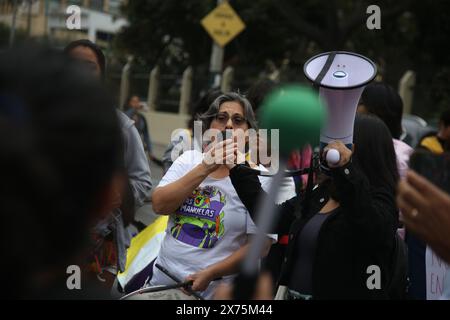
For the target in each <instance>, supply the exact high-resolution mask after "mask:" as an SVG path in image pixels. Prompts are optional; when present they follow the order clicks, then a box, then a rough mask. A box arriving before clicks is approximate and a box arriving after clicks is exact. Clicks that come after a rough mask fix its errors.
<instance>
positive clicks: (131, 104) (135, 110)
mask: <svg viewBox="0 0 450 320" xmlns="http://www.w3.org/2000/svg"><path fill="white" fill-rule="evenodd" d="M143 109H144V105H143V104H142V103H141V100H140V99H139V97H138V96H137V95H131V96H130V97H128V99H127V101H126V102H125V105H124V106H123V110H124V112H125V114H126V115H127V116H128V117H129V118H130V119H131V120H133V121H134V125H135V126H136V129H137V130H138V132H139V135H140V136H141V140H142V142H143V144H144V149H145V151H146V152H147V155H148V158H149V159H150V160H152V161H154V162H156V163H157V164H159V165H162V162H161V160H159V159H157V158H156V157H155V156H154V155H153V148H152V141H151V139H150V133H149V128H148V124H147V120H145V117H144V115H143V114H142V113H141V112H142V111H143Z"/></svg>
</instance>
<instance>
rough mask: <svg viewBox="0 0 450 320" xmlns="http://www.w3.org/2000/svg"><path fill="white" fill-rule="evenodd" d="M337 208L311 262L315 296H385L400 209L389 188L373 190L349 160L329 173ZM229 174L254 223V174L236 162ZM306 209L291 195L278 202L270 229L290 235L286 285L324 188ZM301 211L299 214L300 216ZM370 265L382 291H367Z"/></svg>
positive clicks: (283, 277)
mask: <svg viewBox="0 0 450 320" xmlns="http://www.w3.org/2000/svg"><path fill="white" fill-rule="evenodd" d="M332 176H333V179H334V184H335V186H336V189H337V193H338V198H339V202H340V207H339V208H338V209H337V210H335V211H334V212H333V213H332V214H331V215H330V216H329V217H328V219H327V220H326V221H325V223H324V224H323V225H322V228H321V229H320V232H319V236H318V240H317V241H318V244H317V247H316V257H315V260H314V266H313V297H314V299H385V298H388V295H387V290H386V287H387V285H388V282H389V281H390V276H389V275H390V274H391V273H392V269H393V266H392V263H393V260H394V259H393V251H394V246H395V233H396V227H397V221H398V211H397V208H396V205H395V200H394V194H393V191H390V190H388V189H384V188H378V189H373V188H371V187H370V186H369V183H368V181H367V179H366V177H365V176H364V175H363V174H362V173H361V172H360V171H359V170H358V169H357V168H356V167H354V166H353V165H352V164H351V163H349V164H348V165H347V166H345V167H342V168H338V169H334V170H333V171H332ZM230 178H231V182H232V183H233V186H234V187H235V189H236V192H237V194H238V195H239V197H240V199H241V201H242V202H243V203H244V205H245V206H246V207H247V209H248V211H249V213H250V215H251V216H252V218H253V219H254V220H255V221H256V219H255V217H256V214H257V213H256V212H255V208H256V207H257V203H258V198H259V195H260V194H264V191H263V190H262V189H261V185H260V183H259V180H258V177H257V175H256V173H255V172H252V171H251V170H248V169H245V168H244V167H242V166H236V167H234V168H233V169H232V170H230ZM309 198H310V204H309V210H308V212H304V211H305V210H301V208H304V206H305V203H306V202H305V201H299V197H294V198H292V199H290V200H288V201H286V202H284V203H282V204H281V205H279V206H278V210H279V216H278V217H279V219H278V223H276V225H274V228H273V230H271V232H273V233H285V234H286V233H289V244H288V250H287V253H286V256H285V258H284V261H283V269H282V273H281V277H280V279H279V284H280V285H286V284H287V283H288V281H289V277H290V275H291V269H292V267H293V265H294V262H295V258H296V248H295V243H296V240H297V236H298V235H299V234H300V232H301V230H302V228H303V227H304V225H305V224H306V222H308V220H309V219H310V218H311V217H312V216H313V215H314V214H316V213H317V212H319V210H320V209H321V208H322V207H323V206H324V205H325V204H326V203H327V201H328V199H329V195H328V193H327V191H326V190H325V189H324V188H321V187H318V188H316V189H315V190H314V191H313V192H312V193H311V195H310V197H309ZM300 212H302V214H299V213H300ZM371 265H376V266H379V268H380V271H381V289H373V290H369V289H368V287H367V280H368V279H369V277H370V276H371V275H372V273H369V274H368V273H367V268H368V267H369V266H371Z"/></svg>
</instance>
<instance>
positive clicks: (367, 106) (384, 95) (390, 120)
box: [358, 82, 413, 177]
mask: <svg viewBox="0 0 450 320" xmlns="http://www.w3.org/2000/svg"><path fill="white" fill-rule="evenodd" d="M358 113H371V114H374V115H376V116H378V117H379V118H380V119H381V120H383V122H384V123H385V124H386V126H387V127H388V129H389V131H390V133H391V135H392V141H393V143H394V149H395V155H396V157H397V167H398V172H399V174H400V177H404V176H405V175H406V170H407V169H408V160H409V157H410V155H411V153H412V152H413V149H412V148H411V147H410V146H409V145H407V144H406V143H405V142H403V141H401V140H400V137H401V135H402V132H403V129H402V115H403V102H402V98H401V97H400V95H399V94H398V93H397V92H396V91H395V90H394V88H392V87H391V86H389V85H387V84H385V83H381V82H378V83H371V84H369V85H368V86H366V87H365V88H364V91H363V93H362V95H361V100H360V101H359V105H358Z"/></svg>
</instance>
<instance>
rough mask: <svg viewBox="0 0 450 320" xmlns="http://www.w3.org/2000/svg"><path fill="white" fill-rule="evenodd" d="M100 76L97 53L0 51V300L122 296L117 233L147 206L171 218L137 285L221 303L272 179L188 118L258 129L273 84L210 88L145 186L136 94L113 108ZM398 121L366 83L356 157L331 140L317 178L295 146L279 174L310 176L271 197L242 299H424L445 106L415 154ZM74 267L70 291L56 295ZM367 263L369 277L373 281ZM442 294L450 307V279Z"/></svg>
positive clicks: (445, 236)
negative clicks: (77, 281) (178, 285)
mask: <svg viewBox="0 0 450 320" xmlns="http://www.w3.org/2000/svg"><path fill="white" fill-rule="evenodd" d="M105 75H106V59H105V56H104V54H103V53H102V50H101V49H100V48H99V47H98V46H97V45H96V44H94V43H92V42H90V41H88V40H78V41H74V42H71V43H70V44H68V45H67V46H66V47H65V48H64V50H62V51H60V50H56V49H48V48H40V47H25V48H19V49H12V50H5V51H3V52H1V53H0V147H1V149H2V153H1V155H0V170H1V172H2V174H1V176H2V182H1V183H0V199H1V200H0V212H1V219H2V222H1V228H2V232H1V235H2V240H3V243H6V244H8V245H7V247H6V250H5V253H6V257H4V261H6V262H7V263H2V266H1V271H2V274H4V275H8V276H7V277H6V290H3V294H2V295H5V294H6V296H5V297H6V298H21V299H23V298H25V299H26V298H38V299H55V298H56V299H61V298H62V299H79V298H82V299H109V298H111V292H112V291H114V292H116V293H119V296H121V295H125V294H126V293H128V292H126V290H125V287H124V286H122V285H121V284H119V283H118V281H117V274H118V273H120V272H124V271H125V269H126V268H127V249H128V248H129V246H130V243H131V235H130V234H129V232H128V231H127V226H128V225H130V224H132V223H133V222H134V221H135V214H136V212H137V210H138V209H139V208H141V207H142V206H143V205H144V202H146V201H150V197H151V201H152V208H153V210H154V212H156V213H157V214H159V215H166V216H168V223H167V227H166V230H165V234H164V237H163V239H162V241H161V243H160V244H159V245H160V247H159V248H158V250H159V254H158V256H157V258H156V260H155V261H144V262H143V264H144V265H148V266H149V267H148V268H146V272H148V274H147V275H148V277H147V278H145V277H144V280H145V281H142V283H141V284H140V286H142V287H144V286H164V285H166V286H170V285H173V284H174V277H175V278H178V279H180V281H182V282H183V283H184V286H183V287H182V290H185V291H186V292H187V293H192V292H195V293H196V294H197V295H198V296H199V297H201V298H203V299H214V298H220V299H224V298H233V291H232V290H229V289H230V288H232V287H233V286H234V285H235V284H236V283H234V282H233V281H235V279H238V278H236V275H237V274H239V272H240V271H241V266H242V263H243V261H244V259H245V258H246V257H247V256H248V254H249V248H250V243H251V241H252V239H253V238H254V236H255V235H256V234H257V233H258V227H259V225H258V224H257V221H259V220H258V216H259V211H258V210H259V206H258V204H259V200H260V199H261V197H264V196H265V193H266V192H269V190H270V186H271V183H272V181H273V179H272V178H271V177H270V176H264V175H259V174H258V173H259V172H261V171H264V170H266V168H265V166H264V164H262V163H260V162H259V161H256V162H253V161H250V157H249V155H248V154H245V152H248V150H244V153H242V150H241V149H240V148H239V146H238V143H237V142H236V141H235V140H234V139H233V137H234V136H232V137H231V138H230V137H226V138H225V139H224V140H222V141H220V139H218V141H215V140H214V139H213V140H212V141H210V143H208V144H200V143H199V142H198V141H196V137H195V136H194V121H201V124H202V126H201V128H202V132H204V131H206V130H208V129H215V130H217V131H218V132H224V131H226V130H228V131H230V132H232V133H233V135H234V133H236V132H238V131H243V132H246V131H248V130H250V129H258V114H259V113H258V110H259V109H260V108H259V107H260V105H261V104H262V103H263V101H264V99H265V97H267V95H268V94H270V93H271V92H273V91H274V90H275V88H276V86H277V85H276V83H274V82H272V81H268V80H266V81H263V82H258V83H255V84H254V86H253V87H252V88H250V90H249V91H248V93H247V94H246V95H242V94H239V93H236V92H221V91H220V90H217V89H215V90H211V91H209V92H207V93H206V94H205V95H204V96H203V97H202V98H201V99H200V100H199V101H198V102H197V103H196V104H195V106H194V108H193V113H192V117H191V119H190V120H189V122H188V123H187V128H186V129H182V130H179V131H178V133H177V134H175V135H173V136H172V137H170V138H171V141H170V143H169V145H168V146H167V149H166V151H165V153H164V155H163V158H162V163H161V165H162V166H163V167H164V176H163V178H162V180H161V181H160V182H159V184H158V185H153V184H152V179H151V172H150V166H149V160H155V159H156V158H155V156H154V155H153V149H152V143H151V140H150V135H149V128H148V124H147V121H146V119H145V117H144V116H143V115H142V114H141V113H140V112H141V108H142V105H141V103H140V101H139V97H138V96H136V95H132V96H130V97H129V98H128V99H127V101H126V103H125V106H123V107H122V108H120V107H119V105H118V104H117V102H116V101H115V99H113V98H112V96H113V95H112V94H111V92H110V91H108V89H107V88H106V86H105V84H104V79H105ZM402 115H403V103H402V99H401V98H400V96H399V95H398V93H397V92H396V91H395V90H394V89H393V88H392V87H390V86H389V85H387V84H385V83H372V84H369V85H367V86H366V88H365V90H364V92H363V94H362V96H361V99H360V103H359V105H358V112H357V115H356V118H355V122H354V140H353V146H352V147H349V146H348V145H344V144H343V143H342V142H341V141H339V140H336V141H333V142H330V143H329V144H328V145H326V146H325V148H324V149H323V154H322V155H321V156H320V157H319V161H323V159H324V157H325V154H326V153H327V151H328V150H330V149H335V150H337V151H338V153H339V156H340V157H339V159H340V160H339V162H338V163H336V164H330V165H329V168H328V170H327V171H326V172H325V171H323V170H321V166H319V165H317V160H315V159H316V157H315V154H316V152H314V147H315V146H306V147H305V148H304V149H303V150H293V151H292V154H291V157H290V159H289V162H288V164H289V168H290V169H305V168H310V170H309V173H308V174H304V172H303V174H298V175H296V176H294V177H292V176H288V177H285V178H284V179H283V180H282V183H281V185H280V186H279V188H278V191H279V193H278V195H277V197H276V201H275V202H276V203H274V207H275V208H276V210H277V212H278V216H279V218H278V221H277V223H276V224H274V225H273V226H271V228H270V230H269V232H267V234H265V235H264V236H265V238H264V241H265V242H264V246H263V250H261V252H258V256H259V257H260V262H261V264H260V271H261V274H262V278H261V279H262V280H263V283H264V285H262V286H258V287H257V292H255V293H254V295H252V296H249V297H248V298H252V297H263V298H266V299H270V298H277V299H284V300H297V299H298V300H310V299H314V300H320V299H426V288H425V287H426V281H427V280H426V279H425V275H424V269H425V259H426V258H425V255H426V254H425V252H426V248H427V247H428V248H431V250H433V251H434V252H435V253H436V254H437V255H438V256H439V257H440V258H441V259H442V260H443V261H445V262H447V263H449V264H450V236H449V232H450V195H449V193H450V183H449V182H450V176H449V172H450V171H449V169H450V165H449V164H450V162H449V159H450V157H449V152H450V109H448V110H447V111H445V112H443V113H442V115H441V117H440V122H439V128H438V132H432V133H429V134H427V135H425V136H424V137H423V138H422V139H421V140H420V143H419V145H418V146H409V145H408V144H406V143H405V142H403V141H401V136H402V131H403V129H402V124H401V121H402ZM168 138H169V137H168ZM185 145H188V146H189V147H190V148H189V149H191V150H188V151H186V150H184V149H183V148H182V146H185ZM174 150H175V151H177V152H174ZM182 151H184V152H182ZM224 151H226V152H224ZM174 154H177V155H178V157H177V158H174V157H173V155H174ZM219 155H220V156H219ZM252 169H254V170H252ZM151 193H152V195H151ZM74 265H75V266H79V267H80V269H81V281H82V283H81V287H82V288H83V289H82V290H70V289H68V287H67V277H68V273H67V270H68V269H67V268H68V266H74ZM370 266H377V267H378V269H379V272H380V279H379V281H375V284H374V286H371V285H368V278H369V277H370V274H369V273H368V267H370ZM164 270H168V271H170V273H171V274H172V275H173V276H172V277H171V276H170V275H168V274H167V273H166V272H165V271H164ZM447 280H450V273H449V274H448V275H447ZM442 297H447V298H450V281H447V283H446V285H445V286H444V288H443V292H442Z"/></svg>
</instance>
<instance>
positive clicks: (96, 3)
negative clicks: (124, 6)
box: [89, 0, 105, 11]
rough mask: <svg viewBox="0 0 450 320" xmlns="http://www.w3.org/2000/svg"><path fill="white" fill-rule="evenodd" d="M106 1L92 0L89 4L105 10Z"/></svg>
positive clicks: (92, 7) (94, 7)
mask: <svg viewBox="0 0 450 320" xmlns="http://www.w3.org/2000/svg"><path fill="white" fill-rule="evenodd" d="M104 2H105V1H103V0H91V1H90V5H89V6H90V8H91V9H93V10H97V11H103V4H104Z"/></svg>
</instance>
